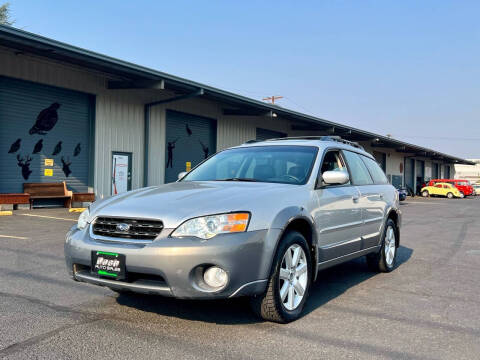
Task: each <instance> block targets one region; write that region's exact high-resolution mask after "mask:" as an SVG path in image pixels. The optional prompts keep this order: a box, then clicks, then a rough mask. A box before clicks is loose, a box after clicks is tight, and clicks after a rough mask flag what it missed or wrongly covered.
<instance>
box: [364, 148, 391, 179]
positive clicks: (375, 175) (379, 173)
mask: <svg viewBox="0 0 480 360" xmlns="http://www.w3.org/2000/svg"><path fill="white" fill-rule="evenodd" d="M360 158H361V159H362V160H363V162H364V163H365V165H366V167H367V169H368V171H369V172H370V175H371V176H372V179H373V182H374V183H375V184H388V179H387V177H386V176H385V173H384V172H383V170H382V169H381V168H380V165H378V163H377V162H376V161H375V160H372V159H370V158H369V157H366V156H364V155H360Z"/></svg>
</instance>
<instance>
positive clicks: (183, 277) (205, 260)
mask: <svg viewBox="0 0 480 360" xmlns="http://www.w3.org/2000/svg"><path fill="white" fill-rule="evenodd" d="M88 229H89V227H87V228H85V229H83V230H78V229H76V227H72V229H71V230H70V231H69V232H68V233H67V236H66V239H65V261H66V265H67V269H68V271H69V272H70V274H71V275H72V277H73V278H74V279H75V280H78V281H84V282H88V283H92V284H96V285H101V286H107V287H110V288H112V289H115V290H128V291H133V292H140V293H153V294H159V295H165V296H173V297H177V298H191V299H194V298H195V299H196V298H198V299H201V298H204V299H209V298H227V297H233V296H244V295H254V294H259V293H261V292H263V291H265V288H266V285H267V279H268V277H269V274H270V267H271V261H272V258H273V252H274V248H275V244H276V240H277V239H278V237H279V236H280V231H281V230H280V229H269V230H259V231H247V232H243V233H235V234H223V235H217V236H216V237H214V238H212V239H210V240H201V239H198V238H193V237H192V238H190V237H188V238H181V239H178V238H171V237H169V236H168V234H170V233H171V232H172V230H173V229H164V230H163V231H162V233H161V234H160V236H159V238H157V239H156V240H154V241H152V242H151V243H150V244H148V245H136V244H121V243H113V242H104V241H100V240H98V239H95V237H94V236H93V237H92V236H91V234H90V233H89V230H88ZM92 251H109V252H116V253H120V254H124V255H125V256H126V271H127V279H126V280H122V281H118V280H112V279H105V278H101V277H98V276H96V275H95V274H93V273H91V272H90V266H91V252H92ZM211 265H215V266H219V267H221V268H223V269H224V270H225V271H226V272H227V274H228V276H229V280H228V283H227V285H226V286H225V287H224V288H223V289H221V290H219V291H213V290H212V289H207V288H206V287H205V286H204V284H202V281H201V278H202V274H203V271H202V269H205V268H206V267H208V266H211ZM129 274H130V275H132V276H129ZM133 274H135V276H133Z"/></svg>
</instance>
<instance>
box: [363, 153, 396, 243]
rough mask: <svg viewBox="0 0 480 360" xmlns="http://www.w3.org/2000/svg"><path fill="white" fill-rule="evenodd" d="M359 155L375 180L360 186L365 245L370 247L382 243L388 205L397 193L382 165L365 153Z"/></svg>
mask: <svg viewBox="0 0 480 360" xmlns="http://www.w3.org/2000/svg"><path fill="white" fill-rule="evenodd" d="M357 155H358V156H359V157H360V158H361V159H362V161H363V163H364V164H365V166H366V167H367V170H368V172H369V173H370V176H371V178H372V180H373V184H372V185H363V186H360V187H359V190H360V206H361V207H362V215H363V234H362V237H363V247H364V248H365V249H368V248H371V247H374V246H377V245H378V244H379V243H380V238H381V234H382V231H383V225H384V223H385V216H386V213H387V207H388V204H389V202H390V203H392V202H393V201H395V200H394V199H395V193H394V190H393V188H392V186H391V185H390V184H389V183H388V179H387V177H386V175H385V173H384V172H383V170H382V168H381V167H380V165H379V164H378V163H377V162H376V161H375V160H373V159H371V158H369V157H367V156H365V155H361V154H357Z"/></svg>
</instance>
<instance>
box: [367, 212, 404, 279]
mask: <svg viewBox="0 0 480 360" xmlns="http://www.w3.org/2000/svg"><path fill="white" fill-rule="evenodd" d="M396 238H397V226H396V225H395V222H394V221H393V220H392V219H388V220H387V223H386V224H385V230H384V231H383V236H382V247H381V248H380V251H379V252H377V253H374V254H369V255H367V264H368V267H369V268H370V269H371V270H373V271H376V272H390V271H392V270H393V268H394V267H395V261H396V257H397V240H396Z"/></svg>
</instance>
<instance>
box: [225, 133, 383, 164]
mask: <svg viewBox="0 0 480 360" xmlns="http://www.w3.org/2000/svg"><path fill="white" fill-rule="evenodd" d="M259 146H315V147H318V148H321V149H325V148H329V147H334V148H339V149H345V150H351V151H354V152H357V153H360V154H362V155H365V156H367V157H369V158H371V159H374V158H373V156H372V155H371V154H369V153H368V152H366V151H365V150H364V149H363V147H362V146H361V145H359V144H358V143H355V142H352V141H348V140H345V139H342V138H340V137H337V136H301V137H286V138H275V139H267V140H250V141H247V142H246V143H244V144H242V145H239V146H235V147H234V148H241V147H259Z"/></svg>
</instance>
